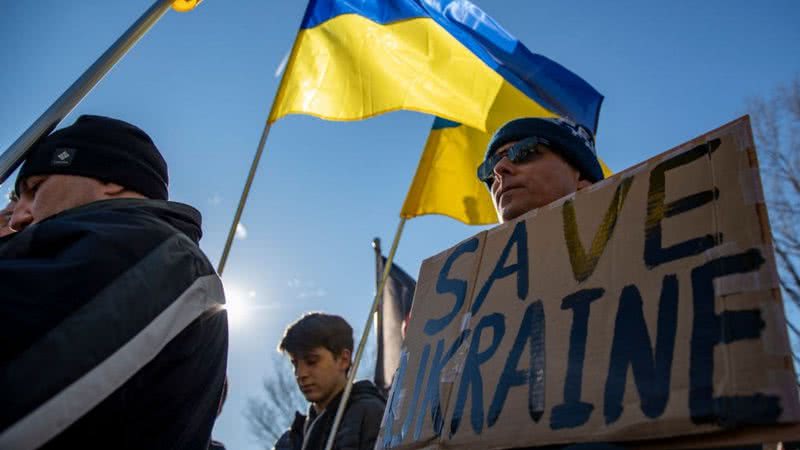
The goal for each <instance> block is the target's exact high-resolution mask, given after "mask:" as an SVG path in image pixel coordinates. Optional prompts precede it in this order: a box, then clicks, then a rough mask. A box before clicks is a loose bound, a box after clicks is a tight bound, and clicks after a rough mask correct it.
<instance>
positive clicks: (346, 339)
mask: <svg viewBox="0 0 800 450" xmlns="http://www.w3.org/2000/svg"><path fill="white" fill-rule="evenodd" d="M317 347H324V348H326V349H327V350H329V351H330V352H331V353H333V354H334V355H335V356H337V357H338V356H339V355H341V354H342V351H343V350H345V349H347V350H350V352H351V353H352V352H353V328H352V327H351V326H350V324H348V323H347V321H346V320H344V319H343V318H341V317H339V316H335V315H333V314H325V313H321V312H311V313H307V314H304V315H303V317H301V318H300V319H298V320H297V321H296V322H294V323H293V324H291V325H289V326H288V327H286V331H285V332H284V333H283V339H281V342H280V344H278V351H279V352H288V353H291V354H293V355H298V356H299V355H304V354H306V353H308V352H310V351H311V350H313V349H315V348H317Z"/></svg>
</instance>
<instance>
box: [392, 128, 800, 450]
mask: <svg viewBox="0 0 800 450" xmlns="http://www.w3.org/2000/svg"><path fill="white" fill-rule="evenodd" d="M760 186H761V184H760V179H759V175H758V163H757V160H756V154H755V149H754V145H753V139H752V135H751V131H750V125H749V121H748V118H747V117H744V118H742V119H739V120H737V121H735V122H732V123H730V124H728V125H726V126H724V127H722V128H720V129H718V130H715V131H712V132H710V133H708V134H706V135H704V136H702V137H700V138H698V139H695V140H693V141H691V142H689V143H687V144H685V145H682V146H680V147H678V148H676V149H673V150H671V151H668V152H666V153H664V154H662V155H660V156H657V157H655V158H652V159H650V160H649V161H647V162H645V163H642V164H640V165H637V166H635V167H633V168H631V169H628V170H626V171H624V172H621V173H619V174H616V175H614V176H613V177H611V178H609V179H607V180H604V181H602V182H600V183H597V184H595V185H593V186H591V187H589V188H587V189H584V190H582V191H580V192H578V193H577V194H575V195H573V196H569V197H567V198H564V199H561V200H559V201H556V202H555V203H554V204H551V205H548V206H546V207H543V208H540V209H538V210H534V211H531V212H529V213H527V214H526V215H524V216H522V217H520V218H519V219H517V220H515V221H513V222H510V223H506V224H503V225H501V226H498V227H496V228H494V229H491V230H488V231H484V232H481V233H479V234H477V235H476V236H474V237H472V238H470V239H468V240H466V241H463V242H461V243H460V244H458V245H456V246H455V247H453V248H451V249H449V250H447V251H445V252H443V253H440V254H438V255H436V256H433V257H431V258H429V259H427V260H426V261H425V262H424V263H423V265H422V268H421V271H420V275H419V282H418V284H417V290H416V293H415V298H414V306H413V310H412V312H411V317H412V319H411V322H410V324H409V327H408V334H407V337H406V344H405V345H406V348H405V351H404V353H403V355H402V359H401V362H400V368H399V369H398V372H397V373H396V375H395V382H394V387H393V389H392V392H391V394H390V399H389V403H388V406H387V409H386V412H385V415H384V420H383V426H382V429H381V435H380V437H379V439H378V446H377V448H387V449H388V448H397V449H416V448H423V447H427V448H444V447H446V448H470V449H479V448H485V449H489V448H492V449H495V448H506V447H524V446H543V445H549V444H559V443H577V442H588V441H606V442H622V441H647V440H653V439H666V438H675V437H679V436H687V435H702V438H703V439H705V440H708V439H709V438H715V437H721V438H725V436H726V434H725V433H726V432H728V433H733V432H734V430H735V432H736V433H740V434H741V433H742V430H755V431H756V432H758V431H759V430H762V431H763V430H768V429H771V428H770V427H774V428H781V427H779V426H778V424H787V423H794V422H798V421H800V405H799V404H798V393H797V388H796V386H797V385H796V381H795V380H796V379H795V373H794V369H793V365H792V357H791V352H790V348H789V343H788V337H787V334H786V325H785V319H784V311H783V305H782V302H781V297H780V290H779V288H778V278H777V274H776V269H775V261H774V257H773V250H772V241H771V235H770V231H769V225H768V222H767V215H766V209H765V207H764V200H763V195H762V192H761V188H760ZM790 428H791V429H792V430H795V431H793V432H794V433H795V434H797V433H796V430H797V428H796V427H790ZM781 429H786V428H785V427H783V428H781ZM689 444H691V441H690V442H689ZM689 444H687V445H689ZM695 444H696V442H695ZM682 445H683V444H682ZM689 446H691V445H689ZM694 446H695V447H696V445H694ZM673 448H678V447H673Z"/></svg>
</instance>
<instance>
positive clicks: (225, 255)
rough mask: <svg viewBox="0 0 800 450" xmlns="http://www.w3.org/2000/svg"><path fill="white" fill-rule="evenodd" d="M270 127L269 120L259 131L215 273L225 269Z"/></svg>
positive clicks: (220, 273)
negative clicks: (256, 144) (258, 137)
mask: <svg viewBox="0 0 800 450" xmlns="http://www.w3.org/2000/svg"><path fill="white" fill-rule="evenodd" d="M271 127H272V125H271V124H270V122H269V120H268V121H267V122H266V123H265V124H264V130H263V131H262V132H261V139H260V140H259V141H258V148H257V149H256V154H255V155H254V156H253V162H252V163H251V164H250V172H248V174H247V180H246V181H245V182H244V189H242V195H241V197H239V205H238V206H237V207H236V214H234V215H233V223H231V228H230V230H228V239H227V240H226V241H225V247H224V248H223V249H222V256H220V258H219V264H218V265H217V273H218V274H219V275H220V276H222V271H223V270H225V263H226V262H227V261H228V254H230V251H231V246H232V245H233V238H234V236H236V227H238V226H239V220H240V219H241V218H242V211H243V210H244V204H245V203H247V196H248V195H250V186H251V185H252V184H253V178H255V176H256V170H257V169H258V163H259V161H261V154H262V153H264V144H266V142H267V136H269V130H270V128H271Z"/></svg>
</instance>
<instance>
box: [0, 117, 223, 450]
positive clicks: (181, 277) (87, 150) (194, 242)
mask: <svg viewBox="0 0 800 450" xmlns="http://www.w3.org/2000/svg"><path fill="white" fill-rule="evenodd" d="M167 186H168V175H167V164H166V162H165V161H164V159H163V158H162V156H161V153H160V152H159V151H158V149H157V148H156V146H155V144H154V143H153V141H152V140H151V139H150V137H149V136H148V135H147V134H146V133H145V132H144V131H142V130H140V129H139V128H137V127H135V126H133V125H131V124H129V123H126V122H123V121H121V120H116V119H111V118H107V117H100V116H81V117H80V118H78V120H77V121H76V122H75V123H74V124H72V125H71V126H68V127H66V128H63V129H61V130H58V131H56V132H54V133H52V134H50V135H49V136H47V137H45V138H44V139H42V140H41V141H40V142H38V143H37V144H36V145H35V146H34V148H32V149H31V150H30V152H29V153H28V155H27V157H26V160H25V162H24V163H23V165H22V167H21V169H20V171H19V176H18V178H17V181H16V184H15V192H16V194H17V197H18V201H17V203H16V205H15V206H14V212H13V214H12V216H11V220H10V223H9V226H10V227H11V228H12V229H13V230H15V231H16V233H14V234H12V235H10V236H6V237H2V238H0V285H2V286H3V296H2V297H1V298H0V343H2V345H0V398H2V399H3V407H2V408H0V448H14V449H34V448H48V449H50V448H70V449H71V448H114V449H141V448H188V449H195V448H196V449H205V448H207V447H208V444H209V441H210V436H211V428H212V426H213V423H214V419H215V416H216V412H217V407H218V405H219V400H220V395H221V392H222V386H223V382H224V378H225V367H226V359H227V346H228V334H227V318H226V315H225V312H224V310H223V309H222V304H223V303H224V295H223V291H222V284H221V281H220V279H219V277H218V276H217V274H216V272H215V271H214V268H213V266H212V265H211V263H210V262H209V261H208V259H207V258H206V257H205V255H204V254H203V253H202V251H201V250H200V248H199V247H198V242H199V240H200V237H201V234H202V233H201V228H200V224H201V218H200V213H199V212H198V211H197V210H195V209H194V208H192V207H190V206H188V205H184V204H180V203H175V202H170V201H167V198H168V193H167Z"/></svg>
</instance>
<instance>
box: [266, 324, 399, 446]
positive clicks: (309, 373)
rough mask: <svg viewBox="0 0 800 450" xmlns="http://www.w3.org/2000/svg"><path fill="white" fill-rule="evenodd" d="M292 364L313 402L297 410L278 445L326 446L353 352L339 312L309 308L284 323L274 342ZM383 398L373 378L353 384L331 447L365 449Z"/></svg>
mask: <svg viewBox="0 0 800 450" xmlns="http://www.w3.org/2000/svg"><path fill="white" fill-rule="evenodd" d="M278 351H280V352H282V353H284V354H286V355H287V356H288V357H289V359H290V360H291V362H292V366H293V367H294V375H295V380H296V381H297V386H298V387H299V388H300V392H302V393H303V396H304V397H305V398H306V400H308V402H309V403H311V405H310V406H309V408H308V416H303V415H302V414H300V413H296V414H295V420H294V422H293V423H292V426H291V428H290V429H289V430H288V431H287V432H286V433H284V435H283V436H281V438H280V439H278V442H277V443H275V449H277V450H284V449H285V450H300V449H302V450H315V449H320V450H321V449H324V448H325V444H326V442H327V441H328V436H329V435H330V433H331V427H332V425H333V419H334V417H335V416H336V410H337V409H338V408H339V403H340V401H341V398H342V392H343V391H344V388H345V386H346V385H347V374H348V372H349V370H350V366H351V361H350V359H351V356H352V353H353V329H352V328H351V327H350V325H349V324H348V323H347V322H346V321H345V320H344V319H343V318H341V317H339V316H334V315H330V314H324V313H319V312H314V313H308V314H305V315H304V316H303V317H301V318H300V319H299V320H297V321H296V322H295V323H293V324H291V325H289V327H287V328H286V332H285V333H284V335H283V339H281V342H280V344H279V345H278ZM385 406H386V399H385V398H384V397H383V395H382V394H381V393H380V391H379V390H378V388H377V387H375V385H374V384H372V382H370V381H367V380H362V381H358V382H356V383H355V384H354V385H353V389H352V391H351V393H350V398H349V399H348V401H347V407H346V409H345V413H344V416H343V417H342V422H341V424H340V425H339V430H338V431H337V433H336V439H335V440H334V445H333V448H334V449H337V450H345V449H347V450H350V449H358V450H362V449H363V450H366V449H372V448H373V447H374V446H375V440H376V439H377V437H378V430H379V429H380V426H381V417H382V416H383V409H384V407H385Z"/></svg>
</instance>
